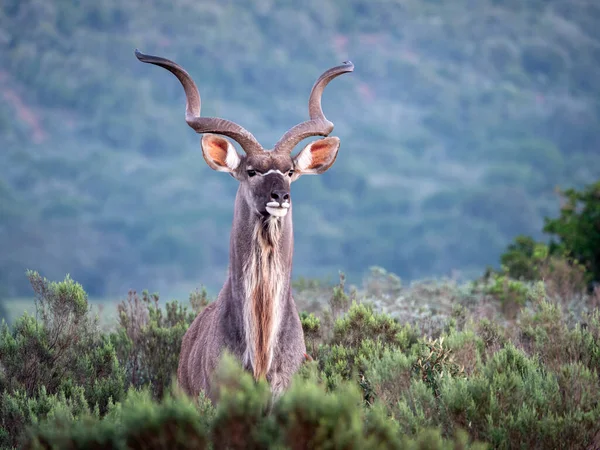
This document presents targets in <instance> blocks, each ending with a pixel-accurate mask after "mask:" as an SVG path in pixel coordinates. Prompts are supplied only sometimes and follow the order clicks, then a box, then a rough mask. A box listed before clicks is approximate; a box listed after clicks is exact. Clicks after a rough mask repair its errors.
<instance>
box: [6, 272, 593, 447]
mask: <svg viewBox="0 0 600 450" xmlns="http://www.w3.org/2000/svg"><path fill="white" fill-rule="evenodd" d="M566 267H567V269H565V270H577V269H576V268H573V267H572V266H568V265H567V266H566ZM29 279H30V281H31V284H32V286H33V289H34V291H35V293H36V296H37V306H38V307H37V313H36V317H32V316H29V315H24V316H23V317H21V318H20V319H19V320H17V321H16V323H15V324H14V325H13V326H12V327H8V326H7V325H6V324H4V325H3V327H2V330H1V332H0V397H1V398H0V399H1V402H0V447H2V448H5V447H6V448H11V447H13V446H19V447H21V448H28V449H34V448H35V449H39V448H71V449H77V448H81V449H83V448H123V449H125V448H128V449H134V448H136V449H137V448H149V449H153V448H156V449H159V448H160V449H162V448H210V446H211V445H212V446H214V447H213V448H232V449H238V448H239V449H242V448H244V449H248V448H290V449H304V448H315V449H326V448H349V449H384V448H385V449H388V448H392V449H394V448H398V449H400V448H409V449H410V448H413V449H434V450H435V449H464V448H478V449H479V448H500V449H504V448H531V449H536V448H539V449H542V448H595V447H597V446H598V445H599V444H600V378H599V376H598V370H599V368H600V309H599V307H600V290H596V292H594V293H593V294H589V293H586V291H585V290H582V289H581V287H580V286H579V287H576V286H574V285H572V284H569V283H568V282H565V280H568V277H567V278H565V277H563V276H559V277H557V278H556V279H552V277H549V278H548V279H546V281H545V282H542V281H536V282H532V283H527V282H524V281H518V280H514V279H511V278H509V277H508V276H507V275H505V274H495V278H490V279H488V280H480V281H479V282H477V283H471V284H468V285H462V286H458V285H456V284H454V283H453V282H449V281H446V282H422V283H418V284H413V285H411V286H409V287H404V286H402V283H401V281H400V279H399V278H398V277H397V276H395V275H393V274H390V273H387V272H386V271H384V270H383V269H380V268H373V269H372V272H371V275H370V276H369V277H368V278H367V279H366V282H365V285H364V286H363V287H361V288H357V287H354V288H351V289H350V290H348V289H347V287H346V286H345V278H344V277H343V276H342V277H341V278H340V283H339V284H338V285H336V286H334V287H333V289H332V288H331V287H329V286H326V285H323V284H322V283H319V282H314V281H309V280H299V281H298V282H297V283H296V291H297V294H296V296H297V302H298V304H299V307H300V308H301V309H303V310H305V311H306V310H310V312H308V311H306V312H303V313H302V325H303V328H304V331H305V335H306V341H307V349H308V351H309V353H310V355H311V356H312V358H313V359H312V361H307V362H306V363H305V364H304V365H303V367H302V368H301V370H300V372H299V374H298V375H297V377H296V379H295V380H294V382H293V384H292V387H291V388H290V389H289V391H287V392H286V393H285V394H284V395H283V397H281V399H280V400H279V401H278V402H276V403H275V404H272V403H271V401H270V396H269V390H268V386H267V385H266V384H264V383H263V382H259V383H256V382H254V381H253V379H252V377H251V375H250V374H249V373H248V372H245V371H243V370H242V369H241V366H240V365H239V363H238V362H237V361H235V360H233V359H231V358H229V357H228V356H225V357H224V359H223V360H222V363H221V366H220V368H219V370H218V374H217V379H218V382H219V386H220V391H219V401H218V403H217V405H216V406H214V405H212V404H211V403H210V401H208V400H207V399H206V398H205V397H204V396H203V395H200V396H199V397H198V398H197V399H191V398H188V397H186V396H184V395H183V394H181V393H180V392H179V390H178V389H177V388H176V387H175V385H174V384H173V383H172V378H171V377H172V376H174V373H175V370H176V366H177V363H176V362H177V359H178V352H179V345H180V342H181V337H182V334H183V332H184V331H185V329H186V328H187V326H188V325H189V324H190V322H191V320H192V319H193V317H194V316H195V314H196V312H197V311H200V310H201V309H202V308H203V307H205V306H206V305H207V304H208V302H209V299H208V298H207V296H206V293H205V291H196V292H194V293H193V294H192V295H191V296H190V306H191V308H189V307H186V306H183V305H182V304H180V303H178V302H168V303H166V304H165V305H164V306H161V305H160V301H159V299H158V296H157V295H150V294H148V293H146V292H144V293H142V295H141V296H140V295H138V294H136V293H135V292H131V293H130V294H129V296H128V298H127V299H126V300H125V301H123V302H122V303H121V304H120V305H119V307H118V312H119V317H118V322H117V324H115V326H114V327H112V328H111V329H110V330H105V331H101V330H99V329H98V328H97V326H96V325H97V319H96V318H95V316H94V315H93V314H92V312H91V311H90V309H89V306H88V303H87V300H86V294H85V292H84V291H83V289H82V288H81V286H80V285H79V284H77V283H75V282H73V281H72V280H71V279H70V278H69V277H67V278H66V279H65V280H64V281H63V282H59V283H54V282H49V281H48V280H46V279H44V278H41V277H40V276H39V275H38V274H37V273H35V272H30V273H29ZM520 296H521V297H520ZM509 300H510V301H512V302H513V303H510V304H511V305H513V306H512V307H511V308H507V307H506V305H507V302H508V303H509Z"/></svg>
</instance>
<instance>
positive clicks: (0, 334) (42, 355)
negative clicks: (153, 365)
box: [0, 272, 124, 445]
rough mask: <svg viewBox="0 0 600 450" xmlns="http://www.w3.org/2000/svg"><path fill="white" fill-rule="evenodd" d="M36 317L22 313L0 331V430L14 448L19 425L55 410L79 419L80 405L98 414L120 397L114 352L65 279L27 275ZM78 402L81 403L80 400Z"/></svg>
mask: <svg viewBox="0 0 600 450" xmlns="http://www.w3.org/2000/svg"><path fill="white" fill-rule="evenodd" d="M28 277H29V280H30V282H31V285H32V287H33V290H34V293H35V296H36V316H37V318H35V317H32V316H30V315H28V314H24V315H23V316H22V317H21V318H19V319H18V320H17V321H16V322H15V324H14V326H13V327H12V328H9V327H8V325H6V324H3V325H2V328H1V330H0V367H1V368H2V376H1V377H0V388H1V389H2V397H3V398H4V399H5V402H3V407H2V408H0V427H2V428H4V430H5V433H4V434H5V435H6V434H8V436H9V437H8V438H5V440H8V442H11V443H12V445H15V443H16V442H17V439H18V437H19V433H20V432H22V430H23V428H24V426H26V425H27V424H29V423H32V422H36V421H38V420H42V419H43V418H45V417H46V416H47V415H48V414H50V413H52V412H53V411H55V410H56V409H63V410H66V411H68V412H69V414H71V415H79V414H80V412H81V404H82V402H83V404H85V406H86V407H87V408H88V409H89V410H97V411H98V413H101V414H104V413H105V412H106V411H107V408H108V405H109V403H110V402H111V401H118V400H120V399H121V397H122V396H123V394H124V374H123V370H122V369H121V368H120V366H119V363H118V361H117V358H116V352H115V349H114V348H113V346H112V345H111V343H110V342H109V340H108V339H107V338H106V336H104V335H102V334H101V333H100V330H99V328H98V325H97V318H96V317H92V316H91V314H90V310H89V305H88V302H87V295H86V293H85V291H84V290H83V288H82V287H81V285H79V284H78V283H75V282H74V281H73V280H71V279H70V278H69V277H68V276H67V277H66V278H65V280H64V281H62V282H58V283H56V282H50V281H48V280H46V279H45V278H42V277H41V276H40V275H39V274H38V273H36V272H28ZM82 398H83V399H84V400H82Z"/></svg>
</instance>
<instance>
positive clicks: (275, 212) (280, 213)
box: [267, 206, 288, 217]
mask: <svg viewBox="0 0 600 450" xmlns="http://www.w3.org/2000/svg"><path fill="white" fill-rule="evenodd" d="M267 212H268V213H269V214H271V215H272V216H275V217H285V215H286V214H287V213H288V208H273V207H272V206H267Z"/></svg>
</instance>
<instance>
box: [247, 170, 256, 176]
mask: <svg viewBox="0 0 600 450" xmlns="http://www.w3.org/2000/svg"><path fill="white" fill-rule="evenodd" d="M254 175H256V170H249V171H248V176H249V177H253V176H254Z"/></svg>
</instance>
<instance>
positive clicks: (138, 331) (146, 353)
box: [111, 291, 208, 398]
mask: <svg viewBox="0 0 600 450" xmlns="http://www.w3.org/2000/svg"><path fill="white" fill-rule="evenodd" d="M190 303H191V304H192V305H193V307H194V308H195V310H192V311H189V310H188V308H187V307H186V306H183V305H182V304H181V303H179V302H177V301H172V302H167V303H166V305H165V309H164V311H163V309H162V308H161V307H159V297H158V294H149V293H148V292H147V291H144V292H143V293H142V296H141V297H140V296H138V294H137V293H136V292H135V291H130V292H129V295H128V297H127V300H125V301H123V302H121V304H119V306H118V308H117V310H118V313H119V319H118V320H119V322H118V326H117V329H116V331H115V332H114V333H112V335H111V340H112V342H113V343H114V345H115V348H116V349H117V355H118V357H119V360H120V361H121V362H122V364H123V365H124V367H125V369H126V376H127V382H128V384H129V385H131V386H133V387H136V388H140V387H142V386H147V385H149V386H150V387H151V391H152V393H153V395H154V396H155V397H156V398H162V396H163V394H164V391H165V389H166V388H167V387H168V386H170V384H171V380H172V377H173V375H174V374H175V372H176V370H177V365H178V361H179V351H180V348H181V340H182V339H183V335H184V334H185V331H186V330H187V328H188V326H189V325H190V324H191V323H192V321H193V320H194V318H195V317H196V315H197V313H198V312H199V311H200V310H201V309H202V308H203V307H205V306H206V305H207V304H208V299H207V297H206V291H202V292H200V293H195V294H193V295H192V296H190Z"/></svg>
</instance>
